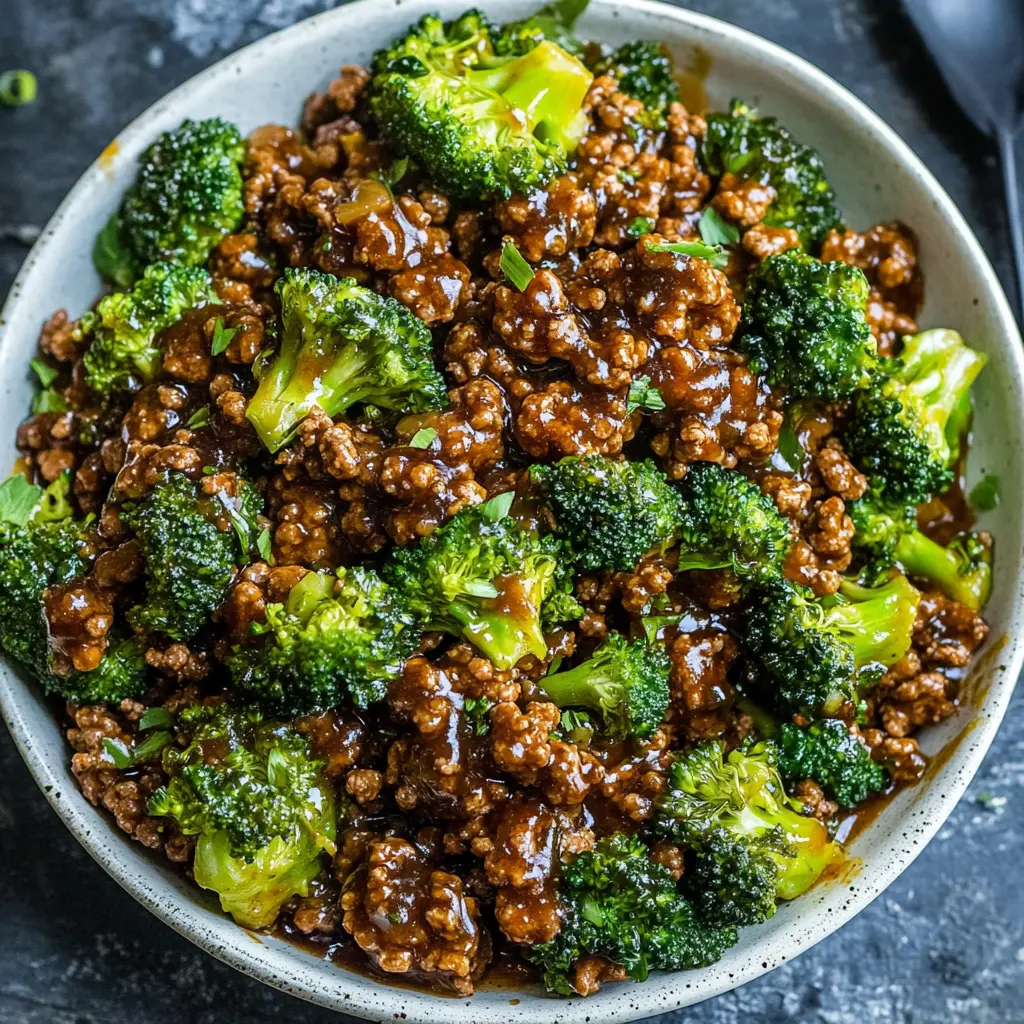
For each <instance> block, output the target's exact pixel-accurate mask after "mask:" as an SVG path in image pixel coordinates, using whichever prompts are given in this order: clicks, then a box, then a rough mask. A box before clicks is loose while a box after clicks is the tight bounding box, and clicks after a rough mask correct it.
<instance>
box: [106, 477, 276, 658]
mask: <svg viewBox="0 0 1024 1024" xmlns="http://www.w3.org/2000/svg"><path fill="white" fill-rule="evenodd" d="M262 510H263V499H262V497H261V496H260V494H259V492H258V491H257V490H256V489H255V488H253V487H252V486H251V485H250V484H248V483H246V482H245V481H244V480H242V479H241V478H240V477H239V478H238V493H237V494H236V495H235V496H231V495H228V494H227V493H225V492H224V491H218V492H217V493H216V494H212V495H210V494H204V493H203V490H202V488H201V487H199V486H198V485H197V484H194V483H193V482H192V481H191V480H189V479H188V477H186V476H184V475H183V474H181V473H172V474H170V476H169V477H168V478H167V480H166V481H165V482H163V483H161V484H158V485H157V486H156V487H154V488H153V490H152V491H151V492H150V493H149V494H148V495H147V496H146V497H145V498H144V499H143V500H142V501H141V502H139V503H137V504H131V505H126V506H125V508H124V509H123V510H122V512H121V521H122V522H123V523H124V524H125V526H127V527H128V529H130V530H131V531H133V532H134V534H135V537H136V540H137V541H138V542H139V547H140V550H141V553H142V557H143V559H144V560H145V563H146V596H145V600H144V601H143V602H142V603H141V604H138V605H135V606H134V607H132V608H131V609H129V611H128V621H129V622H131V624H132V625H133V626H134V627H135V628H136V629H138V630H146V631H152V632H157V633H163V634H164V635H165V636H168V637H170V638H171V639H173V640H184V641H188V640H191V639H192V638H193V637H194V636H195V635H196V634H197V633H198V632H199V631H200V630H201V629H202V628H203V626H205V625H206V624H207V622H208V621H209V618H210V613H211V612H212V611H213V610H214V609H215V608H216V607H217V606H218V605H219V604H220V603H221V601H222V600H223V598H224V594H225V593H226V591H227V589H228V586H229V585H230V583H231V581H232V579H233V578H234V574H235V566H236V565H244V564H246V562H248V560H249V553H250V548H251V546H252V543H253V540H254V538H255V537H256V534H257V532H258V531H257V529H256V517H257V516H258V515H259V514H260V512H261V511H262Z"/></svg>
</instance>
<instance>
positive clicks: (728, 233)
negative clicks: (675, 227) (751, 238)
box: [700, 206, 740, 246]
mask: <svg viewBox="0 0 1024 1024" xmlns="http://www.w3.org/2000/svg"><path fill="white" fill-rule="evenodd" d="M700 237H701V238H703V239H704V241H705V242H707V244H708V245H714V246H720V245H735V244H736V242H738V241H739V240H740V229H739V228H738V227H736V225H735V224H730V223H729V221H727V220H726V219H725V218H724V217H723V216H722V215H721V214H720V213H719V212H718V211H717V210H716V209H715V208H714V207H713V206H708V207H707V208H706V209H705V210H704V212H703V213H702V214H701V215H700Z"/></svg>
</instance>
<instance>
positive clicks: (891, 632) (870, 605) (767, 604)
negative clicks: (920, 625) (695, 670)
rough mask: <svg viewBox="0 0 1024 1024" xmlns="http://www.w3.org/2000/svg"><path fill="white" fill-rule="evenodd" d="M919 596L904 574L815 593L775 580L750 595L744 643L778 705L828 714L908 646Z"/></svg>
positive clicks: (878, 673)
mask: <svg viewBox="0 0 1024 1024" xmlns="http://www.w3.org/2000/svg"><path fill="white" fill-rule="evenodd" d="M920 598H921V595H920V594H919V593H918V592H917V591H916V590H915V589H914V588H913V587H912V586H911V585H910V583H909V582H908V581H907V578H906V577H905V576H895V577H893V578H892V579H890V580H889V581H888V582H886V583H885V584H883V585H882V586H880V587H862V586H860V585H859V584H857V583H853V582H852V581H849V580H844V581H843V583H842V584H841V585H840V588H839V593H838V594H836V595H834V596H832V597H826V598H821V599H816V598H815V597H814V595H813V594H812V593H811V592H810V591H808V590H806V589H804V588H802V587H798V586H796V585H795V584H792V583H789V582H787V581H785V580H780V581H778V582H775V583H770V584H768V585H766V586H764V587H762V588H761V589H760V590H759V591H758V593H757V596H756V600H754V601H752V602H751V605H750V607H749V609H748V610H747V613H746V622H745V628H744V638H745V641H746V646H747V649H748V651H749V652H750V653H751V654H752V655H753V657H754V659H755V660H756V664H757V667H758V668H759V669H761V670H763V671H764V672H766V673H767V675H768V677H769V679H770V680H771V684H772V687H773V689H774V692H775V696H776V697H777V699H778V701H779V702H780V703H781V704H782V705H783V706H784V707H788V708H792V709H793V710H800V711H806V712H808V713H811V714H818V713H820V712H822V711H824V712H825V713H828V712H830V711H834V710H835V709H836V708H838V707H839V705H840V704H842V703H843V701H844V700H847V699H850V698H851V697H852V696H853V695H854V694H855V692H856V688H857V686H858V685H862V686H863V685H867V684H869V683H872V682H875V681H877V679H878V678H879V677H880V676H881V674H882V672H883V671H884V670H885V668H886V667H888V666H889V665H891V664H893V663H894V662H896V661H899V659H900V658H902V657H903V655H904V654H906V653H907V651H908V650H909V649H910V641H911V635H912V633H913V628H914V619H915V617H916V615H917V605H918V602H919V601H920Z"/></svg>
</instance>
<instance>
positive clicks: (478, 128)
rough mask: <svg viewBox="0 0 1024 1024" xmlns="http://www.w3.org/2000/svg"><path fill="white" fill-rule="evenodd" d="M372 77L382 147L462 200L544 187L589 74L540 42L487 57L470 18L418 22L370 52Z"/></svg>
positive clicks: (555, 169)
mask: <svg viewBox="0 0 1024 1024" xmlns="http://www.w3.org/2000/svg"><path fill="white" fill-rule="evenodd" d="M520 42H521V40H520ZM518 48H520V47H517V46H512V47H511V49H512V50H513V51H514V50H516V49H518ZM372 73H373V78H372V80H371V82H370V108H371V110H372V111H373V114H374V116H375V118H376V120H377V124H378V125H379V127H380V132H381V135H382V137H383V138H384V140H385V141H386V142H388V143H389V144H390V145H392V146H394V147H395V148H396V149H398V150H399V152H401V153H402V154H404V155H407V156H410V157H412V158H413V159H414V160H415V161H416V162H417V163H418V164H420V165H421V166H422V167H423V168H424V169H425V170H426V171H427V173H428V174H429V175H430V177H431V178H432V179H433V180H434V181H435V182H436V183H437V184H438V185H440V186H441V187H442V188H443V189H444V190H445V192H446V193H448V194H449V195H451V196H454V197H456V198H458V199H461V200H465V201H473V200H480V199H486V198H495V197H503V198H507V197H508V196H509V195H511V194H512V193H513V192H524V191H526V190H528V189H531V188H537V187H541V186H543V185H545V184H546V183H547V182H548V181H550V180H551V179H552V178H553V177H554V176H555V175H557V174H559V173H561V172H562V171H563V170H564V169H565V166H566V159H567V157H568V156H569V155H571V154H572V153H573V152H574V151H575V149H576V144H577V142H579V139H580V137H581V135H582V134H583V132H584V130H585V128H586V124H587V118H586V115H585V114H584V113H583V110H582V104H583V99H584V97H585V96H586V93H587V89H588V88H589V87H590V82H591V79H592V76H591V74H590V72H589V71H588V70H587V69H586V68H585V67H584V66H583V64H581V63H580V61H579V60H577V59H576V58H575V57H573V56H572V55H571V54H569V53H567V52H566V51H565V50H563V49H562V48H561V47H560V46H558V45H557V44H556V43H554V42H552V41H551V40H549V39H545V40H543V41H541V42H539V43H537V45H535V46H533V47H532V48H531V49H528V50H527V51H526V52H525V53H522V54H521V55H518V56H517V55H515V54H514V52H510V53H509V54H508V55H504V56H502V55H498V54H496V53H495V52H494V49H493V47H492V45H491V30H490V27H489V26H488V24H487V22H486V21H485V20H484V18H483V16H482V15H481V14H480V13H479V12H478V11H468V12H467V13H465V14H463V15H462V17H460V18H458V19H457V20H456V21H453V22H449V23H447V24H444V23H442V21H441V20H440V18H438V17H436V16H432V15H427V16H425V17H424V18H422V19H421V20H420V22H419V23H418V24H417V25H415V26H413V27H412V28H411V29H410V30H409V31H408V33H407V34H406V35H405V37H404V38H399V39H396V40H395V41H394V43H392V45H391V46H390V47H388V48H387V49H384V50H380V51H378V52H377V53H376V54H375V55H374V58H373V65H372Z"/></svg>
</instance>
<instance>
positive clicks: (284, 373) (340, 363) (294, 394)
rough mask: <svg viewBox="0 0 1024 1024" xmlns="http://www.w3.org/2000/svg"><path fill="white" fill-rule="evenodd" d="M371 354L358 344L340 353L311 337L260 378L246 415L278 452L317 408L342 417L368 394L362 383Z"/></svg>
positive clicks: (268, 443) (283, 355)
mask: <svg viewBox="0 0 1024 1024" xmlns="http://www.w3.org/2000/svg"><path fill="white" fill-rule="evenodd" d="M371 355H372V354H371V353H370V352H362V351H360V349H359V346H357V345H351V346H348V347H347V348H345V350H344V351H343V352H342V353H340V354H339V353H337V352H335V351H329V350H328V351H325V349H324V347H323V345H322V344H321V343H318V342H312V343H311V342H308V341H306V340H304V341H303V343H302V345H301V347H297V351H295V352H293V353H291V354H290V358H289V357H288V356H286V355H285V353H283V352H282V354H281V356H279V357H278V358H277V359H275V360H274V362H273V364H272V366H271V368H270V370H269V372H268V373H267V374H266V376H265V377H263V379H262V380H261V381H260V384H259V387H258V388H257V389H256V394H255V395H254V396H253V399H252V402H250V403H249V407H248V410H247V413H246V415H247V416H248V418H249V420H250V422H251V423H252V424H253V426H254V427H255V428H256V431H257V433H258V434H259V435H260V437H262V438H263V440H264V443H265V444H266V445H267V447H268V448H269V449H270V450H271V451H277V450H278V449H279V448H281V447H283V446H284V445H285V444H287V442H288V441H289V440H290V438H291V435H292V433H293V432H294V430H295V428H296V427H297V426H298V425H299V424H300V423H301V422H302V421H303V420H304V419H305V418H306V416H308V415H309V413H310V412H312V410H313V407H314V406H317V405H319V406H320V407H321V408H322V409H323V410H324V412H326V413H327V415H328V416H337V415H339V414H340V413H343V412H344V411H345V410H346V409H347V408H349V406H351V405H354V404H355V403H356V402H359V401H361V400H362V399H363V398H364V397H366V391H368V390H369V389H360V387H359V385H358V381H359V377H360V376H361V375H362V374H363V373H365V371H366V368H367V366H368V365H369V362H370V358H371Z"/></svg>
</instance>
